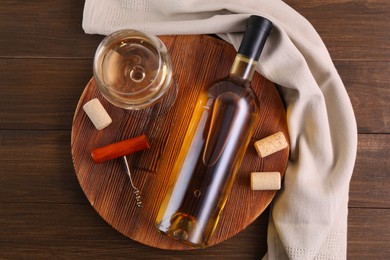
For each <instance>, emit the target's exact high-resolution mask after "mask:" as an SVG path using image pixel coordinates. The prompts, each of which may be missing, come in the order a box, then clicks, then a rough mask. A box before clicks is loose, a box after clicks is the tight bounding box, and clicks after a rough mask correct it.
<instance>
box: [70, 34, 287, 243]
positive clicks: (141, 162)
mask: <svg viewBox="0 0 390 260" xmlns="http://www.w3.org/2000/svg"><path fill="white" fill-rule="evenodd" d="M162 39H163V41H164V42H165V43H166V45H167V48H168V49H169V50H170V54H171V57H172V62H173V67H174V73H175V78H176V80H177V84H178V86H179V94H178V98H177V100H176V102H175V104H174V106H173V107H172V108H171V110H170V111H169V112H168V113H167V114H165V115H164V116H161V117H157V118H155V117H149V118H148V117H147V116H142V113H144V111H125V110H123V109H120V108H117V107H114V106H113V105H111V104H110V103H108V102H107V101H106V100H104V99H103V98H102V95H101V94H100V92H99V91H98V89H97V87H96V85H95V81H94V80H93V79H92V80H91V81H90V82H89V83H88V85H87V86H86V89H85V91H84V92H83V95H82V96H81V98H80V102H79V104H78V107H77V109H76V112H75V117H74V122H73V128H72V157H73V161H74V166H75V170H76V174H77V178H78V180H79V182H80V185H81V187H82V188H83V191H84V193H85V194H86V196H87V198H88V199H89V201H90V202H91V205H92V206H93V207H94V208H95V209H96V211H97V212H98V213H99V214H100V215H101V216H102V217H103V218H104V219H105V220H106V221H107V222H108V223H110V225H112V226H113V227H114V228H115V229H117V230H118V231H120V232H121V233H123V234H124V235H126V236H128V237H130V238H132V239H134V240H136V241H139V242H141V243H144V244H146V245H149V246H153V247H158V248H162V249H180V250H184V249H191V247H189V246H186V245H183V244H181V243H179V242H176V241H173V240H172V239H168V238H166V237H164V236H162V235H161V234H160V233H158V232H157V229H156V228H155V227H154V222H155V218H156V216H157V211H158V209H159V205H160V204H161V202H162V199H163V198H164V196H165V193H166V190H167V186H168V182H169V179H170V172H171V171H172V167H173V164H174V161H175V159H176V157H177V155H178V152H179V149H180V146H181V143H182V142H183V139H184V135H185V132H186V129H187V127H188V124H189V121H190V119H191V115H192V112H193V109H194V106H195V104H196V100H197V96H198V95H199V93H200V91H202V90H204V89H206V88H207V86H208V85H209V84H210V83H211V82H213V81H215V80H217V79H220V78H222V77H224V76H225V75H227V73H228V72H229V69H230V66H231V64H232V61H233V58H234V56H235V54H236V51H235V50H234V49H233V47H232V46H231V45H228V44H226V43H224V42H222V41H221V40H218V39H216V38H212V37H209V36H169V37H168V36H165V37H163V38H162ZM178 46H180V48H179V47H178ZM188 49H191V50H192V51H191V52H188ZM199 53H202V55H200V56H194V54H199ZM252 83H253V84H252V86H253V89H254V90H255V92H256V94H257V95H258V96H259V99H260V107H261V110H260V111H261V113H260V119H259V122H258V125H257V127H256V129H255V133H254V137H253V138H254V139H253V140H257V139H260V138H263V137H266V136H268V135H270V134H273V133H275V132H279V131H281V132H283V133H284V135H285V136H286V137H287V139H288V136H289V135H288V130H287V122H286V112H285V110H284V106H283V102H282V99H281V97H280V96H279V93H278V92H277V89H276V87H275V85H274V84H273V83H271V82H269V81H267V80H265V79H264V78H262V77H260V75H258V74H256V77H254V79H253V82H252ZM93 98H99V99H100V101H101V102H102V104H103V105H104V106H105V108H106V110H107V111H108V112H109V114H110V115H111V117H112V120H113V123H112V124H111V125H110V126H109V127H107V128H105V129H103V130H101V131H96V129H95V128H94V127H93V126H92V124H91V122H89V120H88V118H87V116H86V114H85V113H84V112H83V110H82V109H81V107H82V106H83V105H84V104H85V103H86V102H88V101H89V100H91V99H93ZM140 134H146V136H148V139H149V142H150V146H151V148H150V149H149V150H147V151H142V152H138V153H137V154H134V155H130V156H128V158H129V160H130V161H131V163H130V164H131V165H132V175H133V176H132V178H133V179H134V181H135V182H136V183H138V187H140V188H139V189H140V190H141V191H142V193H143V199H142V200H143V203H144V205H143V206H144V207H143V208H142V210H139V209H137V208H136V207H135V200H134V198H133V197H132V196H133V194H132V190H131V186H130V185H129V183H128V180H127V178H128V177H127V175H126V174H124V168H123V165H122V161H121V160H115V161H114V160H113V161H109V162H107V163H104V164H101V165H95V164H94V162H92V160H91V158H90V152H91V150H93V149H95V147H96V146H97V147H100V146H101V145H107V144H111V143H115V142H118V141H120V140H124V139H128V138H131V137H135V136H138V135H140ZM253 143H254V141H252V142H251V144H250V146H249V148H248V150H247V152H246V155H245V157H244V161H243V163H242V167H241V168H240V171H239V172H238V174H237V178H236V182H235V184H234V185H233V188H232V192H231V195H230V196H229V199H228V202H227V203H226V207H225V209H224V211H223V214H222V216H221V219H220V224H219V225H218V227H217V229H216V232H215V234H214V236H213V238H212V239H211V241H210V246H212V245H216V244H218V243H221V242H222V241H225V240H226V239H228V238H230V237H231V236H233V235H235V234H237V233H238V232H240V231H241V230H243V229H244V228H245V227H247V226H248V225H249V224H250V223H252V222H253V221H254V220H255V219H256V218H257V217H258V216H259V215H260V214H261V213H262V212H263V211H264V210H265V208H266V207H267V206H268V205H269V203H270V202H271V200H272V198H273V196H274V195H275V193H276V191H256V192H253V191H251V190H250V186H249V180H250V175H249V174H250V173H251V172H252V171H278V172H280V173H281V174H282V176H283V174H284V171H285V169H286V167H287V161H288V155H289V149H288V148H287V149H284V150H282V151H280V152H278V153H275V154H274V155H272V156H268V157H267V158H264V159H261V158H260V157H258V155H257V153H256V151H255V149H254V146H253ZM156 147H157V149H156ZM150 162H153V163H152V164H151V165H150ZM134 176H135V177H134Z"/></svg>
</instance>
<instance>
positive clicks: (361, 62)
mask: <svg viewBox="0 0 390 260" xmlns="http://www.w3.org/2000/svg"><path fill="white" fill-rule="evenodd" d="M286 2H287V3H289V4H290V5H291V6H292V7H294V8H295V9H296V10H297V11H299V12H300V13H301V14H302V15H304V16H305V17H306V18H307V19H308V20H309V21H310V22H311V23H312V24H313V25H314V27H315V28H316V29H317V30H318V32H319V34H320V35H321V36H322V38H323V40H324V42H325V44H326V45H327V46H328V49H329V52H330V54H331V56H332V58H333V60H334V63H335V65H336V67H337V69H338V71H339V73H340V75H341V77H342V79H343V81H344V83H345V86H346V88H347V91H348V94H349V96H350V98H351V101H352V105H353V108H354V110H355V114H356V118H357V124H358V131H359V142H358V152H357V161H356V166H355V170H354V174H353V177H352V181H351V187H350V201H349V217H348V259H369V258H370V257H371V259H390V200H389V197H390V196H389V195H390V105H389V100H390V1H388V0H366V1H365V0H347V1H335V0H321V1H320V0H314V1H296V0H287V1H286ZM83 5H84V1H82V0H57V1H43V0H35V1H20V0H19V1H18V0H14V1H11V0H2V1H1V2H0V79H1V81H0V259H3V258H5V259H20V258H27V259H44V258H53V259H57V258H65V259H68V258H131V259H238V258H239V259H259V258H260V257H261V256H263V255H264V254H265V252H266V249H267V242H266V235H267V234H266V231H267V221H268V211H266V212H265V213H264V214H263V215H261V216H260V217H259V218H258V219H257V220H256V221H255V222H254V223H253V224H252V225H250V226H249V227H248V228H247V229H246V230H244V231H243V232H241V233H240V234H238V235H237V236H235V237H233V238H231V239H229V240H228V241H226V242H224V243H222V244H219V245H217V246H215V247H211V248H208V249H206V250H202V251H184V252H183V251H163V250H159V249H155V248H151V247H147V246H145V245H142V244H140V243H138V242H134V241H132V240H130V239H128V238H126V237H125V236H123V235H121V234H120V233H118V232H117V231H115V230H114V229H113V228H111V227H110V226H109V225H108V224H107V223H106V222H105V221H104V220H103V219H102V218H100V217H99V215H98V214H97V213H96V212H95V210H94V209H93V208H92V207H91V205H90V204H89V202H88V200H87V199H86V197H85V195H84V194H83V192H82V190H81V188H80V185H79V183H78V181H77V178H76V176H75V173H74V169H73V164H72V158H71V152H70V150H71V149H70V136H71V126H72V118H73V114H74V111H75V108H76V105H77V102H78V99H79V97H80V95H81V93H82V91H83V89H84V87H85V85H86V84H87V82H88V81H89V79H90V78H91V75H92V57H93V54H94V51H95V49H96V47H97V45H98V43H99V42H100V40H101V39H102V38H103V37H102V36H97V35H86V34H84V32H83V30H82V28H81V21H82V12H83Z"/></svg>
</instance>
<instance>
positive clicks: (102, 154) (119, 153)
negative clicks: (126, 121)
mask: <svg viewBox="0 0 390 260" xmlns="http://www.w3.org/2000/svg"><path fill="white" fill-rule="evenodd" d="M149 148H150V145H149V142H148V139H147V137H146V136H145V135H141V136H138V137H135V138H132V139H128V140H125V141H121V142H118V143H114V144H110V145H107V146H104V147H100V148H96V149H93V150H92V153H91V156H92V159H93V160H94V162H95V163H102V162H105V161H107V160H111V159H115V158H119V157H122V159H123V162H124V163H125V166H126V167H125V168H126V173H127V175H128V176H129V179H130V184H131V187H132V188H133V195H134V198H135V200H136V205H137V207H138V208H142V207H143V205H142V200H141V193H140V191H139V189H138V188H137V187H135V185H134V182H133V179H132V177H131V172H130V167H129V164H128V162H127V158H126V155H127V154H131V153H134V152H138V151H141V150H145V149H149Z"/></svg>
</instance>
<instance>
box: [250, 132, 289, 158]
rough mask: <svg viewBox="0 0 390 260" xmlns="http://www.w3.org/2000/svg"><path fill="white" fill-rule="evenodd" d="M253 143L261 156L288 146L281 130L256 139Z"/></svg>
mask: <svg viewBox="0 0 390 260" xmlns="http://www.w3.org/2000/svg"><path fill="white" fill-rule="evenodd" d="M254 145H255V149H256V151H257V153H258V154H259V156H260V157H261V158H264V157H266V156H268V155H270V154H273V153H276V152H278V151H280V150H283V149H284V148H287V147H288V143H287V140H286V138H285V137H284V134H283V133H282V132H277V133H276V134H273V135H270V136H268V137H266V138H263V139H261V140H259V141H256V142H255V144H254Z"/></svg>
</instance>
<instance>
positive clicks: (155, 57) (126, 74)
mask: <svg viewBox="0 0 390 260" xmlns="http://www.w3.org/2000/svg"><path fill="white" fill-rule="evenodd" d="M93 72H94V78H95V81H96V85H97V87H98V89H99V90H100V92H101V93H102V94H103V96H104V97H105V98H106V99H107V100H108V101H109V102H110V103H112V104H113V105H115V106H117V107H120V108H124V109H128V110H141V109H147V108H151V107H152V106H154V105H156V104H159V108H158V110H159V113H162V112H166V111H167V110H169V108H170V107H171V106H172V105H173V103H174V101H175V99H176V96H177V85H176V82H175V81H174V79H173V76H172V62H171V58H170V55H169V53H168V50H167V48H166V46H165V45H164V43H163V42H162V41H161V40H160V39H159V38H157V37H156V36H154V35H151V34H149V33H145V32H141V31H137V30H130V29H126V30H120V31H116V32H114V33H112V34H110V35H108V36H106V37H105V38H104V39H103V41H102V42H101V43H100V45H99V46H98V48H97V50H96V53H95V57H94V63H93Z"/></svg>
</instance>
